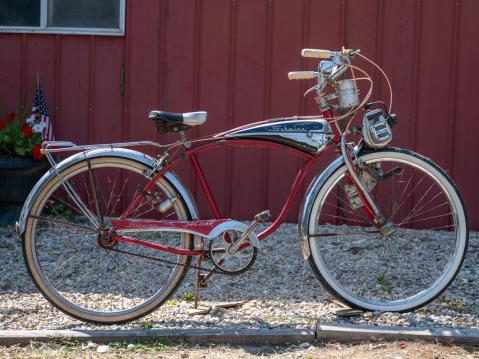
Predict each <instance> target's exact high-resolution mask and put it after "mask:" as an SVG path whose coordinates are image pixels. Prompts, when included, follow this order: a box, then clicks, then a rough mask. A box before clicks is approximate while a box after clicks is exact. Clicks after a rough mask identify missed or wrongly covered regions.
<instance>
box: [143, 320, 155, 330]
mask: <svg viewBox="0 0 479 359" xmlns="http://www.w3.org/2000/svg"><path fill="white" fill-rule="evenodd" d="M140 326H141V327H142V328H145V329H151V328H153V322H150V321H148V322H141V323H140Z"/></svg>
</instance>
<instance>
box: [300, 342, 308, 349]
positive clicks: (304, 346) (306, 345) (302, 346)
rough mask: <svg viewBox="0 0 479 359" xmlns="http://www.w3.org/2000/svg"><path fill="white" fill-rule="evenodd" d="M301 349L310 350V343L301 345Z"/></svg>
mask: <svg viewBox="0 0 479 359" xmlns="http://www.w3.org/2000/svg"><path fill="white" fill-rule="evenodd" d="M299 347H300V348H301V349H306V348H309V343H308V342H304V343H301V344H300V345H299Z"/></svg>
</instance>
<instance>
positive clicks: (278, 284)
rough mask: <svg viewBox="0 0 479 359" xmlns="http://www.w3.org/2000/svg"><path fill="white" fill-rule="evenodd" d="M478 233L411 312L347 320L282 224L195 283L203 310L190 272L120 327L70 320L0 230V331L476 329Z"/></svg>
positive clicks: (293, 233)
mask: <svg viewBox="0 0 479 359" xmlns="http://www.w3.org/2000/svg"><path fill="white" fill-rule="evenodd" d="M478 263H479V234H476V233H474V234H473V235H471V241H470V246H469V252H468V254H467V256H466V260H465V263H464V266H463V268H462V270H461V272H460V274H459V275H458V277H457V278H456V280H455V281H454V283H453V284H452V285H451V286H450V287H449V289H448V290H447V291H446V292H445V293H444V294H442V295H441V296H440V297H439V298H438V299H436V300H435V301H433V302H432V303H431V304H429V305H427V306H426V307H423V308H421V309H419V310H416V311H415V312H412V313H404V314H397V313H371V312H367V313H364V314H363V315H358V316H355V317H350V318H341V317H338V316H336V315H335V312H336V310H338V309H339V308H338V307H337V306H336V305H335V304H334V303H331V302H329V301H328V299H331V296H330V295H329V294H328V292H327V291H326V290H325V289H324V288H323V287H322V286H321V285H320V283H319V281H318V280H317V279H316V278H315V277H314V275H313V273H312V271H311V269H310V268H309V265H308V264H307V263H304V261H303V258H302V255H301V252H300V248H299V244H298V239H297V226H296V225H293V224H285V225H282V226H281V228H280V229H279V230H278V231H277V232H276V233H275V234H274V235H272V236H271V237H270V238H268V239H267V240H266V241H265V242H263V243H262V248H261V250H260V251H259V253H258V259H257V261H256V263H255V264H254V265H253V267H252V268H251V269H250V270H249V271H248V272H246V273H245V274H243V275H241V276H234V277H231V276H228V277H227V276H221V275H215V276H214V277H213V280H212V281H211V282H210V283H209V285H208V288H206V289H202V293H201V295H202V305H204V306H210V305H212V306H213V310H212V311H211V313H210V314H206V315H191V314H190V313H189V311H190V309H191V308H192V303H191V298H190V297H191V295H190V294H191V293H193V292H194V286H193V279H194V276H193V275H194V271H193V270H190V271H189V272H188V275H187V277H186V280H185V281H184V282H183V284H182V285H181V286H180V288H179V289H178V291H177V292H176V294H174V295H173V297H172V298H170V299H171V300H170V301H168V302H167V303H166V304H165V305H163V306H162V307H160V308H158V309H157V310H156V311H154V312H153V313H152V314H150V315H148V316H146V317H144V318H142V319H140V320H138V321H134V322H131V323H129V324H126V325H122V326H108V327H102V326H96V325H90V324H85V323H82V322H80V321H77V320H74V319H72V318H70V317H68V316H66V315H64V314H63V313H61V312H59V311H58V310H56V309H54V308H53V307H52V306H51V305H50V304H49V303H48V302H47V301H46V300H45V299H44V298H43V297H42V296H41V295H40V294H39V292H38V291H37V290H36V288H35V286H34V285H33V283H32V281H31V280H30V277H29V275H28V273H27V270H26V268H25V265H24V262H23V255H22V251H21V244H20V242H19V241H18V240H17V238H16V235H15V233H14V231H13V228H0V330H5V329H78V328H97V329H100V328H108V329H113V328H135V327H146V328H201V327H213V328H222V327H226V328H232V327H296V328H301V327H312V326H313V325H314V324H315V323H316V322H318V321H320V322H328V323H357V324H370V325H371V324H372V325H386V326H405V327H415V326H418V327H439V326H451V327H465V328H479V297H478V296H477V293H479V266H478ZM238 300H245V301H246V303H245V304H243V305H241V306H239V307H237V308H229V309H222V308H216V309H215V308H214V305H215V304H217V303H218V302H225V301H238Z"/></svg>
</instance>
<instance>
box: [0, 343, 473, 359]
mask: <svg viewBox="0 0 479 359" xmlns="http://www.w3.org/2000/svg"><path fill="white" fill-rule="evenodd" d="M0 357H1V358H191V359H207V358H242V359H248V358H294V359H297V358H298V359H299V358H301V359H313V358H347V359H352V358H381V359H383V358H391V359H393V358H394V359H399V358H404V359H405V358H425V359H440V358H471V359H477V358H479V346H457V345H442V344H435V343H424V342H404V341H397V342H389V343H384V342H364V343H360V344H341V343H325V344H317V343H316V344H309V343H301V344H299V345H289V346H255V347H252V346H238V347H229V346H216V345H210V346H198V345H197V346H186V345H168V344H164V343H158V342H157V343H138V342H137V343H110V344H108V345H97V344H93V343H78V342H68V341H64V342H55V343H48V344H42V343H32V344H30V345H29V346H25V347H19V346H13V347H7V348H6V347H0Z"/></svg>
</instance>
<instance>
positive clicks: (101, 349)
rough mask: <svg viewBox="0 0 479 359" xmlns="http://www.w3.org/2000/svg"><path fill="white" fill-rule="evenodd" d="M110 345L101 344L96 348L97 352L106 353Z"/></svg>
mask: <svg viewBox="0 0 479 359" xmlns="http://www.w3.org/2000/svg"><path fill="white" fill-rule="evenodd" d="M109 349H110V347H109V346H108V345H99V346H98V348H96V352H97V353H106V352H107V351H108V350H109Z"/></svg>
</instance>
